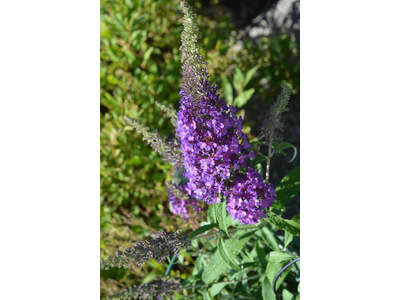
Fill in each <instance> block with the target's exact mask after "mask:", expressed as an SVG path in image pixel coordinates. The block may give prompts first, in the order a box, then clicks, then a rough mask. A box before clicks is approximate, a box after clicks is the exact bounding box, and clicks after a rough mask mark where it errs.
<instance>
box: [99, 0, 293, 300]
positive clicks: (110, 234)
mask: <svg viewBox="0 0 400 300" xmlns="http://www.w3.org/2000/svg"><path fill="white" fill-rule="evenodd" d="M197 6H198V7H199V4H197ZM181 17H182V13H181V10H180V7H179V3H178V1H171V0H166V1H152V0H132V1H130V0H125V1H122V0H117V1H101V20H100V27H101V33H100V41H101V44H100V45H101V53H100V58H101V63H100V86H101V89H100V101H101V107H100V111H101V113H100V147H101V151H100V160H101V164H100V168H101V169H100V185H101V191H100V198H101V256H102V257H104V256H105V255H108V254H111V253H113V252H114V251H115V250H116V249H121V248H126V247H128V246H129V245H130V244H131V243H132V242H134V241H137V240H139V239H142V238H143V237H145V236H148V235H149V234H150V233H151V232H155V231H157V230H158V229H159V228H164V229H166V230H167V231H173V230H176V228H187V226H188V225H187V224H183V223H182V222H181V221H179V219H177V218H175V216H172V215H171V214H170V212H169V208H168V203H167V202H166V199H167V193H166V189H165V185H164V182H165V181H166V180H168V179H170V178H171V177H172V176H173V174H172V173H171V171H172V170H171V167H170V166H169V165H168V164H166V163H165V162H164V161H162V159H161V156H159V155H158V154H156V153H154V151H152V149H151V148H150V147H149V146H148V145H147V144H145V143H144V142H143V141H142V140H141V137H140V136H139V135H138V134H137V133H135V132H133V131H132V129H131V128H129V127H127V126H125V121H124V120H123V116H124V115H128V116H131V117H134V118H137V119H140V120H143V121H145V123H146V124H147V125H148V126H149V127H150V128H151V129H156V128H157V129H159V131H160V132H161V133H163V134H166V135H168V134H170V133H171V132H172V130H173V127H172V126H171V124H170V122H168V120H167V117H166V116H165V115H163V113H162V112H161V111H160V109H159V108H157V107H156V106H155V105H154V104H155V101H158V102H161V103H165V104H171V105H173V106H175V107H176V108H177V105H178V102H179V82H180V79H181V74H180V67H181V64H180V53H179V51H178V49H179V46H180V34H181V31H182V22H181ZM199 23H200V24H201V25H202V26H201V27H202V30H203V32H202V34H203V36H204V40H203V44H204V45H203V50H204V53H203V55H204V56H205V58H206V60H207V61H209V62H210V74H211V76H212V80H213V81H214V82H215V83H217V84H218V85H219V86H220V87H221V89H220V92H221V94H222V97H223V98H225V99H227V100H228V101H232V103H234V104H236V105H237V106H243V107H246V108H247V107H249V108H250V111H251V108H252V107H257V106H259V105H262V106H263V108H266V107H267V104H269V103H270V101H272V100H273V99H274V98H276V96H277V94H278V93H279V88H280V84H281V83H283V82H287V83H289V84H291V85H292V87H293V93H294V95H296V94H298V93H299V61H298V55H299V45H298V44H297V43H296V42H295V40H294V38H293V37H291V36H290V35H282V36H277V37H271V38H262V39H260V40H259V41H258V42H257V43H255V42H254V41H250V40H241V41H240V42H241V43H242V45H243V48H242V50H240V51H236V50H235V47H232V46H234V45H235V44H236V43H237V41H238V39H237V38H236V37H235V36H234V35H232V34H231V32H232V30H233V28H232V26H231V25H230V22H229V19H228V18H227V17H226V16H223V17H221V18H220V19H218V20H211V19H209V18H207V17H199ZM251 69H253V70H254V71H255V72H254V74H253V75H252V76H251V77H250V78H246V76H247V77H248V75H247V74H249V70H251ZM263 78H265V79H263ZM262 79H263V80H262ZM243 94H244V95H243ZM250 94H251V95H250ZM249 95H250V96H251V98H250V96H249ZM238 96H239V97H238ZM238 99H239V100H238ZM293 99H294V101H296V97H294V98H293ZM235 100H236V102H235ZM260 103H261V104H260ZM243 114H244V112H243ZM245 117H247V116H245ZM259 117H260V118H262V117H263V115H260V116H259ZM245 120H247V118H245ZM252 120H253V119H252ZM248 125H254V122H249V123H248ZM244 129H245V132H246V133H248V135H249V137H250V138H251V137H253V136H254V135H255V133H253V132H251V131H250V127H249V126H247V127H245V128H244ZM210 247H211V246H210ZM213 247H215V245H214V246H213ZM179 259H180V261H181V263H182V264H181V265H180V267H179V268H178V270H176V271H172V273H171V275H175V276H180V277H181V278H185V277H186V276H187V274H189V273H191V271H192V269H193V262H194V261H193V258H192V256H191V255H190V254H188V253H181V256H180V258H179ZM166 267H167V264H165V263H164V264H157V263H156V262H150V263H149V264H148V265H146V266H145V267H144V268H143V269H140V268H136V267H133V268H132V270H131V271H130V272H128V271H125V270H123V269H117V270H109V271H102V280H103V284H102V288H103V290H102V296H104V295H106V294H111V293H115V292H117V291H119V289H120V287H119V286H118V284H117V281H115V280H116V279H117V280H118V282H119V283H123V285H124V286H126V285H129V284H131V283H133V282H148V281H150V280H152V279H153V278H155V277H156V276H158V275H161V274H163V272H164V271H165V269H166Z"/></svg>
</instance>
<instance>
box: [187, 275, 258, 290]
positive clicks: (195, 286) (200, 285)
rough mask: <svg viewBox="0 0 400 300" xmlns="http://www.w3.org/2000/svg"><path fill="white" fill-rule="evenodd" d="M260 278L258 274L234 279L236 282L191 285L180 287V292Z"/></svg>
mask: <svg viewBox="0 0 400 300" xmlns="http://www.w3.org/2000/svg"><path fill="white" fill-rule="evenodd" d="M261 276H262V274H261V275H260V274H259V275H254V276H250V277H247V278H243V279H236V280H230V281H220V282H214V283H210V284H198V285H192V286H185V287H182V290H184V289H194V288H200V287H209V286H212V285H214V284H218V283H234V282H239V281H244V280H250V279H254V278H258V277H261Z"/></svg>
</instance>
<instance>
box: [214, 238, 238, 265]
mask: <svg viewBox="0 0 400 300" xmlns="http://www.w3.org/2000/svg"><path fill="white" fill-rule="evenodd" d="M217 246H218V252H219V254H220V255H221V257H222V259H223V260H224V262H225V263H226V264H228V265H229V266H230V267H231V268H232V269H234V270H236V271H240V266H239V265H238V264H237V263H235V261H234V260H233V258H232V257H230V255H229V252H228V251H227V249H226V247H225V244H224V241H223V240H222V238H219V240H218V243H217Z"/></svg>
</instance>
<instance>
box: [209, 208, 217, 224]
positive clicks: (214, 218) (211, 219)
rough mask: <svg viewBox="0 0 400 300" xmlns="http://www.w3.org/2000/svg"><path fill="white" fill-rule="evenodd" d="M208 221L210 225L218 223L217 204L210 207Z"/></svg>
mask: <svg viewBox="0 0 400 300" xmlns="http://www.w3.org/2000/svg"><path fill="white" fill-rule="evenodd" d="M208 221H209V222H210V223H217V214H216V207H215V204H211V205H210V206H209V207H208Z"/></svg>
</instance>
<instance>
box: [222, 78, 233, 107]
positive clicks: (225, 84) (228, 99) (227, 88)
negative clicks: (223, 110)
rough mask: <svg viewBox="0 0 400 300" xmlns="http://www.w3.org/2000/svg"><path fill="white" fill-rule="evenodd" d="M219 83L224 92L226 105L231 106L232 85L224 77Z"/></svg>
mask: <svg viewBox="0 0 400 300" xmlns="http://www.w3.org/2000/svg"><path fill="white" fill-rule="evenodd" d="M221 81H222V89H223V91H224V96H225V100H226V104H228V105H232V104H233V89H232V84H231V83H230V82H229V80H228V78H226V77H225V76H223V77H221Z"/></svg>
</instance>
